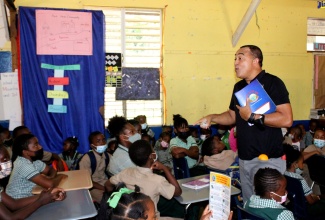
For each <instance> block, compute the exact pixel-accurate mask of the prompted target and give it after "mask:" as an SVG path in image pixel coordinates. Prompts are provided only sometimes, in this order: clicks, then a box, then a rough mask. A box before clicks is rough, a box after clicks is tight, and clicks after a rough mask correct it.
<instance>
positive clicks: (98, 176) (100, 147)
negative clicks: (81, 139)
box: [78, 131, 109, 203]
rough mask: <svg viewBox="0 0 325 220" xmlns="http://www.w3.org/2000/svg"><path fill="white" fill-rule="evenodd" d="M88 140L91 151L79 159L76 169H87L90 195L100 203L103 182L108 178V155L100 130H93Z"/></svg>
mask: <svg viewBox="0 0 325 220" xmlns="http://www.w3.org/2000/svg"><path fill="white" fill-rule="evenodd" d="M88 140H89V144H90V148H91V151H90V152H88V153H86V154H85V155H84V156H83V157H82V158H81V159H80V162H79V164H78V165H79V167H78V169H80V170H88V172H89V174H90V175H91V180H92V183H93V188H92V189H91V190H90V195H91V197H92V199H93V200H94V201H96V202H97V203H100V200H101V199H102V196H103V193H104V190H105V188H104V184H105V182H106V181H107V179H108V175H107V172H106V169H107V166H108V163H109V156H108V153H107V152H106V148H107V145H106V139H105V136H104V135H103V134H102V133H101V132H100V131H94V132H92V133H90V135H89V137H88ZM94 163H95V164H96V165H94Z"/></svg>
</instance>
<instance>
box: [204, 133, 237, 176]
mask: <svg viewBox="0 0 325 220" xmlns="http://www.w3.org/2000/svg"><path fill="white" fill-rule="evenodd" d="M202 157H203V163H204V164H205V165H206V166H208V167H211V168H214V169H218V170H227V169H228V168H229V167H230V166H232V165H236V166H238V157H237V152H233V151H232V150H226V146H225V144H224V143H223V142H222V141H221V140H220V138H219V137H218V136H212V137H209V138H208V139H206V140H205V141H204V142H203V145H202Z"/></svg>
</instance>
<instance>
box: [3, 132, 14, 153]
mask: <svg viewBox="0 0 325 220" xmlns="http://www.w3.org/2000/svg"><path fill="white" fill-rule="evenodd" d="M2 143H3V144H4V146H5V147H6V148H7V150H8V153H9V155H10V157H11V156H12V150H11V147H12V144H13V139H12V137H11V135H10V131H9V129H8V128H3V127H1V128H0V144H2Z"/></svg>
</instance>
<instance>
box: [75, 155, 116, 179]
mask: <svg viewBox="0 0 325 220" xmlns="http://www.w3.org/2000/svg"><path fill="white" fill-rule="evenodd" d="M104 154H105V157H106V158H105V174H106V176H107V177H109V176H110V175H109V174H108V173H107V171H106V169H107V166H108V163H109V156H108V153H107V152H106V151H105V152H104ZM85 155H88V156H89V159H90V166H91V174H93V173H94V172H95V170H96V166H97V161H96V157H95V154H94V152H93V151H89V152H87V153H85V154H84V155H83V156H82V157H80V158H79V160H78V162H77V166H76V170H80V166H79V163H80V161H81V159H82V158H83V157H84V156H85Z"/></svg>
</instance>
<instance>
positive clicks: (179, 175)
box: [173, 157, 190, 180]
mask: <svg viewBox="0 0 325 220" xmlns="http://www.w3.org/2000/svg"><path fill="white" fill-rule="evenodd" d="M173 168H174V175H175V178H176V179H177V180H178V179H184V178H189V177H190V169H189V168H188V165H187V161H186V158H185V157H182V158H174V157H173Z"/></svg>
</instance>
